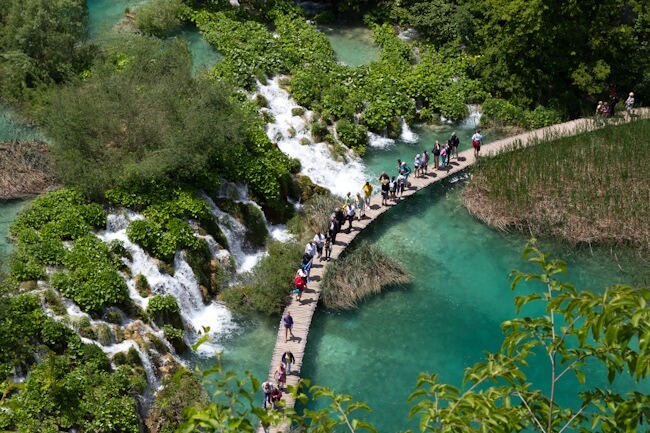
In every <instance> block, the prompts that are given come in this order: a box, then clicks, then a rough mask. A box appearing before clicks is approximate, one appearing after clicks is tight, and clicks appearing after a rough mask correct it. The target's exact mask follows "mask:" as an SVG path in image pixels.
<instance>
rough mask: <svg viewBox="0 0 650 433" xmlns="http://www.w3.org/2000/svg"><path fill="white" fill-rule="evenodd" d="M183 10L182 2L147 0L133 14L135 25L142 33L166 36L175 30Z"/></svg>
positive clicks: (176, 0)
mask: <svg viewBox="0 0 650 433" xmlns="http://www.w3.org/2000/svg"><path fill="white" fill-rule="evenodd" d="M184 10H185V5H184V4H183V0H149V1H148V2H147V3H145V4H143V5H142V6H140V7H139V8H138V9H137V11H136V13H135V23H136V25H137V26H138V29H140V30H141V31H142V32H144V33H145V34H148V35H153V36H167V35H169V34H171V33H173V32H174V31H175V30H177V29H178V28H179V27H180V26H181V24H182V20H181V16H182V14H183V11H184Z"/></svg>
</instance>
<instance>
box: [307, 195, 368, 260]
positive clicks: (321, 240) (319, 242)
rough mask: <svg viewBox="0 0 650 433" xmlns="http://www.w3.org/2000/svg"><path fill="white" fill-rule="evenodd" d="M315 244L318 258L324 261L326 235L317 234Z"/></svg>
mask: <svg viewBox="0 0 650 433" xmlns="http://www.w3.org/2000/svg"><path fill="white" fill-rule="evenodd" d="M357 195H358V194H357ZM313 242H314V243H315V244H316V254H318V258H319V259H320V260H321V261H323V245H324V244H325V235H324V234H323V233H322V232H318V233H316V234H315V235H314V239H313Z"/></svg>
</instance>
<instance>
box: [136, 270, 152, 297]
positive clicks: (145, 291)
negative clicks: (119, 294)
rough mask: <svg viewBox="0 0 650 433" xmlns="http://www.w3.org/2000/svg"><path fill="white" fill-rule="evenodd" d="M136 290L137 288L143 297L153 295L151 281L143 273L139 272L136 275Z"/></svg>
mask: <svg viewBox="0 0 650 433" xmlns="http://www.w3.org/2000/svg"><path fill="white" fill-rule="evenodd" d="M135 290H137V291H138V293H139V294H140V296H142V297H143V298H146V297H147V296H149V295H151V287H150V286H149V281H147V277H145V276H144V275H142V274H138V275H136V276H135Z"/></svg>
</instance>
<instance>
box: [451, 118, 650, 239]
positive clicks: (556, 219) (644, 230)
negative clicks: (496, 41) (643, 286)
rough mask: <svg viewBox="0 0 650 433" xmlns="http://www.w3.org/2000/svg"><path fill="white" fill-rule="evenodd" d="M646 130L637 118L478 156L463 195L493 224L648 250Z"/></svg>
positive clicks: (649, 189)
mask: <svg viewBox="0 0 650 433" xmlns="http://www.w3.org/2000/svg"><path fill="white" fill-rule="evenodd" d="M649 134H650V121H648V120H639V121H636V122H632V123H629V124H625V125H620V126H608V127H605V128H603V129H600V130H597V131H593V132H588V133H584V134H580V135H576V136H574V137H566V138H559V139H553V137H549V138H547V139H543V140H540V142H539V143H537V144H535V145H534V146H529V147H527V148H526V149H516V148H515V149H514V150H513V151H512V152H504V153H501V154H499V155H496V156H495V157H487V158H482V159H481V160H479V162H478V164H477V165H476V166H475V168H474V170H473V171H472V180H471V181H470V182H469V184H468V187H467V189H466V191H465V193H464V195H463V202H464V203H465V205H466V206H467V207H468V209H469V210H470V212H471V213H472V214H474V215H475V216H477V217H478V218H480V219H481V220H483V221H486V222H487V223H488V224H490V225H492V226H495V227H498V228H501V229H507V228H510V227H514V228H516V229H520V230H525V231H526V232H532V233H534V234H536V235H541V234H544V235H552V236H558V237H560V238H562V239H566V240H567V241H569V242H571V243H574V244H577V243H589V244H591V243H605V244H615V245H619V244H631V245H633V246H635V247H637V248H640V249H642V250H644V251H648V250H649V249H650V230H649V228H648V227H649V226H648V221H650V207H648V206H647V200H648V196H649V195H650V182H649V181H650V171H649V166H648V164H646V161H647V160H648V158H649V157H650V146H647V145H646V144H645V143H646V142H647V137H648V135H649Z"/></svg>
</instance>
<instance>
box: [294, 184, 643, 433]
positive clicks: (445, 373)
mask: <svg viewBox="0 0 650 433" xmlns="http://www.w3.org/2000/svg"><path fill="white" fill-rule="evenodd" d="M461 191H462V182H461V183H456V184H455V185H449V184H447V185H446V186H440V187H432V188H430V189H428V190H425V191H422V192H421V193H419V194H417V195H416V196H415V197H413V198H412V199H409V200H408V201H406V202H404V203H402V204H401V205H400V206H399V207H398V208H396V209H394V210H392V211H391V212H388V213H387V214H384V216H383V217H382V218H381V219H380V220H379V221H377V223H375V224H373V225H372V226H370V227H369V229H367V231H366V232H364V235H363V238H364V239H368V240H370V241H371V242H373V243H375V244H377V245H379V246H380V247H381V248H382V249H384V251H386V252H387V253H389V254H390V255H391V256H393V257H395V258H397V259H398V260H400V262H401V263H402V264H403V265H404V266H405V267H406V269H407V270H408V271H409V272H410V273H411V274H412V276H413V282H412V284H410V285H408V286H406V287H400V288H393V289H391V290H388V291H386V292H385V293H383V294H382V295H381V296H377V297H376V298H374V299H372V300H370V301H368V302H366V303H365V304H364V305H362V306H361V308H359V309H358V310H357V311H351V312H336V311H325V310H323V309H320V310H318V311H317V313H316V315H315V316H314V320H313V322H312V328H311V330H310V333H309V344H308V346H307V353H306V354H305V360H306V364H305V365H304V367H303V376H304V377H308V378H310V379H312V380H313V381H314V382H315V383H318V384H323V385H327V386H330V387H333V388H335V389H336V390H338V391H339V392H342V393H347V394H351V395H353V396H354V398H355V399H358V400H363V401H366V402H367V403H368V404H369V405H370V407H371V408H372V409H373V413H372V414H370V415H369V416H368V418H367V419H368V421H370V422H371V423H373V424H374V425H375V426H377V427H378V428H379V431H386V432H394V431H399V430H401V429H406V428H412V429H417V420H414V421H410V422H409V421H408V412H409V409H410V406H409V405H408V404H407V398H408V396H409V395H410V393H411V392H413V391H414V386H415V382H416V379H417V376H418V374H419V373H420V372H423V371H426V372H437V373H439V374H440V376H441V380H442V381H446V382H449V383H452V384H455V385H460V380H461V378H462V372H463V370H464V369H465V368H466V367H468V366H470V365H472V364H473V363H475V362H477V361H480V360H481V359H482V353H483V352H484V351H486V350H488V351H497V350H498V348H499V346H500V343H501V341H502V334H501V331H500V328H499V324H500V323H501V322H502V321H504V320H506V319H509V318H512V317H514V314H515V310H514V307H513V303H512V299H513V296H514V295H513V293H512V292H511V290H510V288H509V281H508V275H509V273H510V271H511V270H512V269H514V268H517V269H522V270H529V269H530V270H534V268H530V267H529V266H527V265H526V264H525V263H524V262H523V261H522V259H521V251H522V249H523V246H524V245H525V242H526V240H527V239H526V238H525V237H523V236H520V235H503V234H501V233H498V232H495V231H493V230H491V229H489V228H487V227H486V226H484V225H483V224H480V223H478V222H477V221H476V220H475V219H473V218H472V217H471V216H470V215H469V214H468V212H467V211H466V210H465V209H464V208H463V207H462V205H461V203H460V195H461ZM544 246H545V247H546V248H547V249H554V248H555V249H556V247H554V246H553V245H548V244H547V245H544ZM561 254H562V256H563V257H565V258H566V259H567V260H568V263H569V269H570V275H569V276H568V279H569V280H570V281H571V282H573V283H574V284H576V285H577V286H578V287H580V288H590V289H594V290H598V289H602V288H604V287H605V286H606V285H608V284H611V283H614V282H626V281H630V279H631V276H630V274H629V272H631V271H632V270H633V269H626V271H627V272H620V271H619V270H618V268H616V266H615V265H613V264H612V263H611V262H610V261H609V259H608V256H606V255H604V254H599V255H597V256H594V257H592V256H591V255H590V254H586V253H577V252H571V251H568V250H564V251H562V253H561ZM543 371H544V370H543V369H535V370H534V371H532V372H531V373H530V379H531V380H533V381H535V380H540V377H542V376H543ZM601 377H602V378H603V379H604V377H605V375H604V374H602V372H599V378H601ZM604 382H605V380H599V379H597V380H595V381H593V382H592V383H597V384H600V385H602V386H606V384H605V383H604ZM540 383H541V382H540ZM575 386H576V383H575V382H574V381H573V380H570V381H568V383H566V384H565V386H564V387H563V388H562V389H560V391H559V392H560V395H563V396H564V395H566V396H568V395H571V392H575V391H574V388H575ZM619 386H621V387H622V388H623V389H625V388H627V387H629V386H631V385H630V384H629V383H621V384H619ZM646 389H649V390H650V388H648V387H646ZM570 401H571V400H568V402H570Z"/></svg>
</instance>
